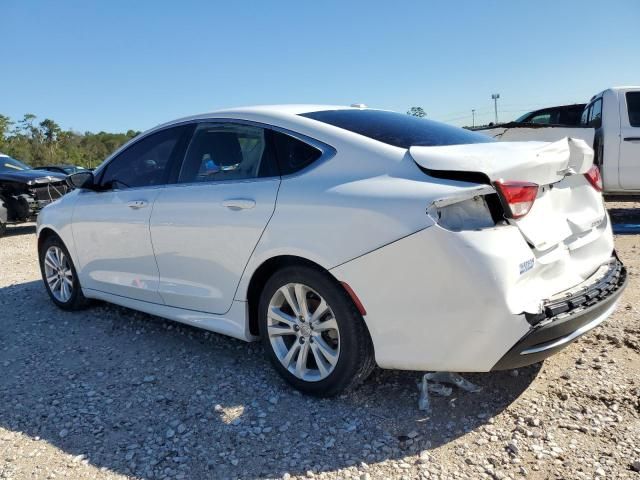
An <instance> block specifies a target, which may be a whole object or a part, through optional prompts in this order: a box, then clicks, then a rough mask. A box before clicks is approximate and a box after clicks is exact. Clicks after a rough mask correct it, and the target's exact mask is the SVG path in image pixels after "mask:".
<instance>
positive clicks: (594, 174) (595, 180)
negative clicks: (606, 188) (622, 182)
mask: <svg viewBox="0 0 640 480" xmlns="http://www.w3.org/2000/svg"><path fill="white" fill-rule="evenodd" d="M584 176H585V177H587V180H589V183H590V184H591V186H592V187H593V188H595V189H596V190H597V191H598V192H601V191H602V175H601V174H600V169H599V168H598V166H597V165H591V168H590V169H589V170H587V173H585V174H584Z"/></svg>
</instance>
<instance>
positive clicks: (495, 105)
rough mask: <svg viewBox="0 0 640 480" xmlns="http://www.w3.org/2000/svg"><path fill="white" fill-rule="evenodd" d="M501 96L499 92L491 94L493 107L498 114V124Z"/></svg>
mask: <svg viewBox="0 0 640 480" xmlns="http://www.w3.org/2000/svg"><path fill="white" fill-rule="evenodd" d="M499 98H500V94H499V93H493V94H491V99H492V100H493V109H494V111H495V114H496V122H495V123H496V125H497V124H498V99H499Z"/></svg>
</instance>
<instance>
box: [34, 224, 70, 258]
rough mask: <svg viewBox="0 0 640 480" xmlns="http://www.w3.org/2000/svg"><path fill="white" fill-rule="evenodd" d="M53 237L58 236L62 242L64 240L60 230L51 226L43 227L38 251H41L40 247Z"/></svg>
mask: <svg viewBox="0 0 640 480" xmlns="http://www.w3.org/2000/svg"><path fill="white" fill-rule="evenodd" d="M51 237H58V238H59V239H60V241H61V242H64V240H62V237H61V236H60V234H59V233H58V232H56V231H55V230H54V229H53V228H51V227H42V228H41V229H40V231H39V232H38V252H40V248H41V247H42V245H43V244H44V242H45V241H46V240H47V239H49V238H51ZM67 249H68V247H67Z"/></svg>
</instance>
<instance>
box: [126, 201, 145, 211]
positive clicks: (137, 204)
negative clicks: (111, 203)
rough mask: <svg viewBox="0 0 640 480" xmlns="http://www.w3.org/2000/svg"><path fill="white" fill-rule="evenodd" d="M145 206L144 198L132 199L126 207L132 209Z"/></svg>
mask: <svg viewBox="0 0 640 480" xmlns="http://www.w3.org/2000/svg"><path fill="white" fill-rule="evenodd" d="M146 206H147V202H146V201H145V200H134V201H132V202H129V203H127V207H129V208H132V209H134V210H138V209H139V208H143V207H146Z"/></svg>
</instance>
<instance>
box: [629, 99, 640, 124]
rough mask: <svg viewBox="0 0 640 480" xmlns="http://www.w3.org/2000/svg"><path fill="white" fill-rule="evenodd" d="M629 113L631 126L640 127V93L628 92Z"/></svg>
mask: <svg viewBox="0 0 640 480" xmlns="http://www.w3.org/2000/svg"><path fill="white" fill-rule="evenodd" d="M627 111H628V113H629V124H630V125H631V126H632V127H640V92H627Z"/></svg>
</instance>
